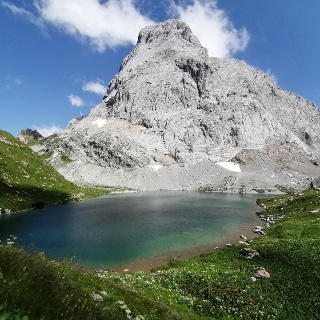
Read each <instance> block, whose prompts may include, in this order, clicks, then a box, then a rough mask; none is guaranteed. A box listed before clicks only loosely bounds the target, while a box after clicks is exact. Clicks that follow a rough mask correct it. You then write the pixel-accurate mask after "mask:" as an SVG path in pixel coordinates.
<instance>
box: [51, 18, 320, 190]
mask: <svg viewBox="0 0 320 320" xmlns="http://www.w3.org/2000/svg"><path fill="white" fill-rule="evenodd" d="M55 140H56V141H55V142H54V143H52V144H51V145H48V146H47V147H49V148H51V149H55V150H58V151H59V152H60V153H63V154H66V155H68V156H69V157H70V158H71V159H73V160H75V161H74V162H73V163H71V164H69V165H68V166H67V167H61V168H60V169H59V170H60V172H61V173H62V174H64V175H65V176H66V177H68V178H69V179H71V180H76V181H84V182H91V183H101V184H117V185H118V184H122V185H126V186H130V187H134V188H142V189H161V188H164V189H198V188H200V189H201V188H202V189H210V190H221V189H223V190H235V191H238V190H240V189H241V188H242V189H243V188H246V189H254V188H267V187H268V188H270V189H272V188H273V187H274V185H276V184H285V185H288V184H289V185H290V184H292V186H296V185H305V184H307V183H309V182H308V180H309V179H310V178H311V179H312V177H314V176H317V175H318V176H319V167H318V166H317V164H318V163H319V158H320V112H319V109H318V108H317V106H315V105H314V104H312V103H310V102H309V101H307V100H305V99H304V98H302V97H300V96H298V95H296V94H293V93H290V92H287V91H284V90H282V89H281V88H279V86H278V85H277V84H276V83H275V82H274V81H273V80H272V79H271V78H269V77H268V76H267V75H266V74H265V73H263V72H261V71H259V70H257V69H255V68H253V67H250V66H249V65H247V64H246V63H245V62H243V61H236V60H220V59H217V58H210V57H209V56H208V54H207V50H206V49H205V48H203V47H202V46H201V44H200V42H199V40H198V39H197V38H196V37H195V36H194V35H193V34H192V32H191V30H190V28H189V27H188V26H187V25H186V24H184V23H183V22H181V21H178V20H170V21H166V22H164V23H161V24H158V25H155V26H151V27H146V28H144V29H143V30H142V31H141V32H140V34H139V38H138V42H137V45H136V47H135V48H134V50H133V51H132V52H131V53H130V54H129V55H128V56H127V57H126V58H125V59H124V61H123V63H122V65H121V67H120V71H119V73H118V74H117V75H116V77H115V78H114V79H113V80H112V81H111V83H110V84H109V87H108V90H107V93H106V95H105V97H104V99H103V101H102V102H101V103H100V104H99V105H98V106H96V107H95V108H94V109H92V111H91V112H90V113H89V115H88V116H87V117H86V118H84V119H81V120H80V121H75V122H73V123H71V124H70V125H69V126H68V128H67V129H66V130H65V131H64V132H63V133H61V134H60V136H59V139H58V141H57V139H55ZM270 147H271V148H272V150H273V151H272V152H271V151H270ZM265 148H267V149H265ZM268 148H269V149H268ZM244 150H246V152H245V151H244ZM263 150H264V151H263ZM266 150H267V151H266ZM276 150H278V151H276ZM237 154H238V155H237ZM245 154H246V155H248V154H249V155H250V157H249V158H248V157H247V156H245ZM290 158H292V159H299V160H297V161H298V162H299V161H300V163H301V164H302V167H303V168H302V167H301V168H300V167H299V165H298V166H297V167H295V168H294V169H292V170H291V169H290V170H289V169H288V174H289V176H287V175H283V174H282V173H281V170H282V169H281V168H282V166H283V164H284V163H286V162H288V161H289V162H290V160H288V159H290ZM230 159H233V160H232V161H233V163H234V166H236V167H233V165H232V164H231V163H230ZM249 159H250V160H249ZM284 160H285V161H284ZM225 161H229V164H227V165H224V166H221V165H220V164H219V163H220V162H225ZM294 161H295V160H294ZM217 163H218V164H217ZM254 163H256V165H253V164H254ZM276 164H277V165H276ZM253 167H254V168H255V169H254V170H253ZM264 167H266V168H268V169H265V168H264ZM264 169H265V170H264ZM300 169H301V170H300ZM282 171H283V170H282ZM289 171H290V172H289ZM277 172H280V175H277V174H276V173H277ZM250 175H251V178H250V177H249V176H250ZM290 175H292V177H291V176H290ZM280 176H281V177H280Z"/></svg>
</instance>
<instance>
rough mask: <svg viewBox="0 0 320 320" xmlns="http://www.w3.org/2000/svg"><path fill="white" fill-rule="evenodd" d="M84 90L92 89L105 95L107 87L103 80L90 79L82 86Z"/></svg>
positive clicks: (91, 90)
mask: <svg viewBox="0 0 320 320" xmlns="http://www.w3.org/2000/svg"><path fill="white" fill-rule="evenodd" d="M82 90H84V91H90V92H93V93H96V94H98V95H101V96H104V95H105V94H106V91H107V87H106V86H105V85H104V84H103V81H102V80H97V81H89V82H87V83H85V84H84V85H83V87H82Z"/></svg>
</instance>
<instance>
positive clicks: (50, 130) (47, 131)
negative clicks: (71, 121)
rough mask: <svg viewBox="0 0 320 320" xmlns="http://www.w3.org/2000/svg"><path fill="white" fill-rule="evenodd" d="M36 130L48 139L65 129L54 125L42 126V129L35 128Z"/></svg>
mask: <svg viewBox="0 0 320 320" xmlns="http://www.w3.org/2000/svg"><path fill="white" fill-rule="evenodd" d="M33 129H34V130H37V131H38V132H39V133H40V134H41V135H42V136H44V137H48V136H51V135H53V134H55V133H59V132H60V131H62V130H63V129H62V128H61V127H59V126H56V125H54V124H52V125H51V126H46V125H42V126H40V127H37V126H34V127H33Z"/></svg>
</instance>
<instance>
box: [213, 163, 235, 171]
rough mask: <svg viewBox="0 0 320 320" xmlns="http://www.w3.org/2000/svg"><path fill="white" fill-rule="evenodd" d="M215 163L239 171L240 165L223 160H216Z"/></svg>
mask: <svg viewBox="0 0 320 320" xmlns="http://www.w3.org/2000/svg"><path fill="white" fill-rule="evenodd" d="M216 164H217V165H218V166H220V167H222V168H225V169H227V170H230V171H233V172H241V168H240V166H239V165H238V164H236V163H233V162H227V161H224V162H217V163H216Z"/></svg>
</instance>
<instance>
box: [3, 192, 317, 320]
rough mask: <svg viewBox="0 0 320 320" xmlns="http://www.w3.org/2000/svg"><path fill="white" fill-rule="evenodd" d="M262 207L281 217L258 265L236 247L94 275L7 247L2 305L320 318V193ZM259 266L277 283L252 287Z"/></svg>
mask: <svg viewBox="0 0 320 320" xmlns="http://www.w3.org/2000/svg"><path fill="white" fill-rule="evenodd" d="M261 202H263V204H264V205H265V206H267V207H268V209H267V210H266V211H265V212H264V214H267V215H274V216H275V217H279V216H282V218H281V219H279V220H278V221H277V222H276V223H275V224H274V225H273V226H272V227H270V228H268V229H266V233H267V234H266V236H263V237H260V238H258V239H255V240H254V241H253V242H252V248H254V249H256V250H257V251H258V252H259V253H260V255H259V257H255V258H253V259H252V260H248V259H246V258H244V257H243V256H241V255H240V254H239V250H240V248H241V247H243V245H236V246H233V247H232V248H226V249H221V250H218V251H216V252H214V253H212V254H209V255H206V256H201V257H198V258H194V259H190V260H188V261H185V262H180V263H175V265H171V267H165V268H162V269H159V270H157V271H154V272H152V273H148V272H147V273H135V274H104V273H100V274H95V275H93V274H87V273H84V272H81V271H79V270H76V269H74V268H72V267H71V266H69V265H68V264H66V263H62V264H61V263H54V262H50V261H48V260H46V259H45V258H44V257H43V256H42V255H36V256H35V255H31V254H28V253H26V252H24V251H21V250H19V249H15V248H13V247H11V246H0V296H1V297H4V298H3V300H2V301H3V304H2V305H3V307H5V308H6V310H10V311H12V310H15V308H19V311H20V312H22V314H28V315H29V318H30V319H40V318H41V316H44V318H45V319H137V320H139V319H143V317H141V315H143V316H144V318H145V319H290V320H294V319H297V320H298V319H299V320H300V319H309V320H311V319H319V310H320V292H319V288H320V210H319V213H311V212H310V211H313V210H317V209H320V199H319V195H318V192H317V191H316V190H313V189H311V190H308V191H307V192H306V193H305V194H303V195H301V196H298V197H291V196H286V197H284V198H281V199H272V200H262V201H261ZM260 266H262V267H264V268H265V269H266V270H267V271H268V272H269V273H270V274H271V278H270V279H263V280H257V281H256V282H253V281H252V280H251V279H250V278H251V277H252V275H253V273H252V272H253V270H254V268H256V267H260ZM93 293H96V294H99V296H100V297H101V301H97V300H94V299H93V296H92V294H93ZM0 303H1V302H0ZM126 310H127V311H126ZM15 312H18V311H15ZM130 312H131V313H130ZM0 314H1V311H0ZM127 314H128V316H127ZM130 317H131V318H130Z"/></svg>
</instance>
